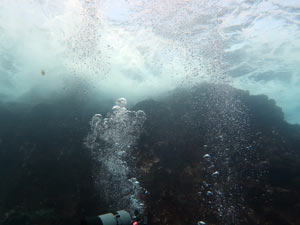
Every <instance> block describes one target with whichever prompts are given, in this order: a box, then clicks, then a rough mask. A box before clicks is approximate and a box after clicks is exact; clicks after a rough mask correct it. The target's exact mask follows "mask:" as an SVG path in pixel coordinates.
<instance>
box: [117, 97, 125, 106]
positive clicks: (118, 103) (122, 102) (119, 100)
mask: <svg viewBox="0 0 300 225" xmlns="http://www.w3.org/2000/svg"><path fill="white" fill-rule="evenodd" d="M126 105H127V100H126V98H119V99H118V100H117V101H116V106H119V107H125V106H126Z"/></svg>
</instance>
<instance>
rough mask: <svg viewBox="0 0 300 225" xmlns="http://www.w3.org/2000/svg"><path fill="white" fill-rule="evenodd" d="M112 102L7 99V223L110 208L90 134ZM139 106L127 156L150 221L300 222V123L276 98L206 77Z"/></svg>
mask: <svg viewBox="0 0 300 225" xmlns="http://www.w3.org/2000/svg"><path fill="white" fill-rule="evenodd" d="M112 106H113V101H111V100H105V98H100V97H99V98H97V99H96V100H95V99H88V96H80V95H75V96H74V95H65V96H64V97H62V98H56V99H52V100H51V101H48V102H47V103H41V104H37V105H35V106H34V107H32V106H29V105H26V104H21V103H5V104H4V103H3V104H1V105H0V124H1V127H0V138H1V139H0V178H1V182H0V221H1V223H0V224H3V225H59V224H79V221H80V220H81V218H83V217H85V216H91V215H97V214H99V213H103V212H106V210H108V203H107V202H105V201H104V200H103V198H102V196H103V193H101V191H99V189H97V188H96V186H95V185H94V177H95V176H96V175H95V165H96V162H95V161H94V160H93V158H92V157H91V155H90V151H88V150H87V149H86V147H85V146H84V144H83V142H84V141H83V140H84V138H85V137H86V135H87V133H88V132H89V129H90V128H89V120H90V119H91V117H92V115H93V114H95V113H102V114H105V113H106V112H107V111H109V110H110V109H111V107H112ZM133 109H134V110H137V109H141V110H144V112H145V113H146V115H147V120H146V122H145V124H144V130H143V132H142V135H141V137H140V139H139V141H138V143H137V145H136V146H135V148H134V149H133V156H134V158H135V160H134V161H132V160H131V161H130V162H129V164H130V166H131V167H132V168H136V169H135V174H136V175H137V176H138V179H139V180H140V183H141V186H142V187H144V188H145V189H147V191H148V192H149V193H150V194H147V195H146V194H145V195H144V196H140V198H141V199H143V200H144V201H145V203H146V206H145V212H146V213H147V214H148V215H149V221H150V223H149V224H154V225H156V224H160V225H161V224H170V225H183V224H197V223H198V221H200V220H201V221H205V222H206V224H274V225H275V224H278V225H279V224H280V225H285V224H293V225H294V224H300V217H299V212H300V126H299V125H290V124H288V123H287V122H286V121H285V120H284V115H283V113H282V110H281V109H280V108H279V107H278V106H276V104H275V102H274V101H273V100H270V99H268V98H267V96H264V95H259V96H251V95H249V93H247V92H245V91H241V90H236V89H233V88H231V87H228V86H223V85H212V84H209V85H208V84H203V85H200V86H197V87H194V88H192V89H189V90H186V89H177V90H174V91H173V92H170V93H169V94H168V95H166V96H164V97H161V98H159V99H156V100H146V101H142V102H140V103H138V104H136V105H135V106H134V107H133ZM96 171H97V170H96Z"/></svg>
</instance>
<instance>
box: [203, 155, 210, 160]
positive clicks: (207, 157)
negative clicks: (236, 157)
mask: <svg viewBox="0 0 300 225" xmlns="http://www.w3.org/2000/svg"><path fill="white" fill-rule="evenodd" d="M203 158H204V159H205V160H207V161H210V159H211V156H210V154H205V155H204V156H203Z"/></svg>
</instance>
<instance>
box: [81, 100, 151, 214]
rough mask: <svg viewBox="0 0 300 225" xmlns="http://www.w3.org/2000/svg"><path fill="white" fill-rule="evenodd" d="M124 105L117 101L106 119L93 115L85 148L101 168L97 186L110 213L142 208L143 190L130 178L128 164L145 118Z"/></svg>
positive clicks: (130, 171)
mask: <svg viewBox="0 0 300 225" xmlns="http://www.w3.org/2000/svg"><path fill="white" fill-rule="evenodd" d="M126 104H127V101H126V99H125V98H120V99H118V100H117V101H116V104H115V106H114V107H113V108H112V112H110V113H108V114H107V117H106V118H103V116H102V115H101V114H95V115H94V116H93V118H92V120H91V122H90V125H91V131H90V133H89V134H88V136H87V138H86V142H85V144H86V146H87V147H88V148H89V149H90V150H91V152H92V154H93V156H94V157H95V159H96V160H97V161H98V164H99V165H100V171H98V172H97V183H98V184H99V188H100V189H102V190H103V191H104V193H105V200H106V201H107V202H108V203H109V205H110V207H111V209H113V210H116V209H118V208H127V209H129V210H132V211H134V210H136V209H138V210H142V209H143V207H144V204H143V203H142V201H141V200H140V199H139V195H140V194H141V192H143V191H144V190H143V189H142V188H141V186H140V183H139V182H138V180H137V179H136V178H135V177H130V175H132V174H133V169H131V168H130V166H129V165H128V162H130V161H131V160H132V156H131V150H132V148H133V147H134V145H135V143H136V141H137V139H138V138H139V136H140V133H141V131H142V127H143V123H144V121H145V120H146V115H145V113H144V112H143V111H142V110H138V111H130V110H128V109H127V108H126Z"/></svg>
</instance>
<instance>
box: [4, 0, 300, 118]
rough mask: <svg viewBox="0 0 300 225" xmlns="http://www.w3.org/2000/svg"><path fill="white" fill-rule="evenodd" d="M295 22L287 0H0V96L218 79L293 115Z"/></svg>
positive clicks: (137, 92) (119, 91)
mask: <svg viewBox="0 0 300 225" xmlns="http://www.w3.org/2000/svg"><path fill="white" fill-rule="evenodd" d="M299 28H300V2H299V1H297V0H286V1H281V0H272V1H266V0H265V1H263V0H261V1H258V0H257V1H255V0H253V1H249V0H248V1H242V0H235V1H234V0H226V1H213V0H205V1H191V0H164V1H161V0H151V1H147V0H143V1H141V0H132V1H125V0H113V1H111V0H110V1H99V0H85V1H84V0H64V1H61V0H60V1H58V0H52V1H50V0H31V1H27V0H18V1H10V0H2V1H1V2H0V54H1V55H0V74H1V76H0V96H1V98H0V99H1V101H21V102H22V101H27V102H30V103H34V102H43V101H45V99H49V98H52V97H53V96H57V95H60V93H64V92H68V91H70V90H71V89H74V87H75V90H76V92H79V93H82V94H85V93H86V92H89V91H90V89H91V87H92V88H93V93H97V92H102V93H105V94H107V95H109V96H111V97H112V98H113V99H117V98H119V97H126V98H127V99H128V100H129V101H130V102H135V101H137V100H142V99H145V98H148V97H152V96H155V95H157V94H159V93H163V92H166V91H169V90H172V89H173V88H175V87H177V86H182V85H183V86H186V85H194V84H197V83H201V82H202V81H209V82H216V83H222V82H225V83H229V84H231V85H233V86H235V87H237V88H241V89H244V90H249V91H250V93H251V94H266V95H268V96H269V98H273V99H274V100H276V102H277V104H278V105H279V106H280V107H282V109H283V111H284V113H285V118H286V120H287V121H289V122H290V123H300V117H299V112H300V88H299V86H300V81H299V78H300V75H299V65H300V62H299V60H300V30H299ZM83 83H85V84H87V85H81V84H83Z"/></svg>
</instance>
